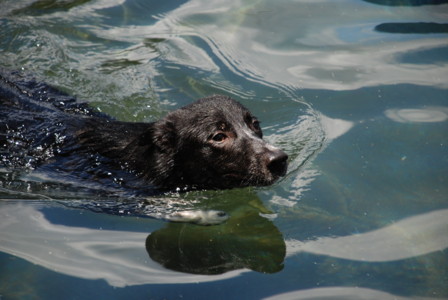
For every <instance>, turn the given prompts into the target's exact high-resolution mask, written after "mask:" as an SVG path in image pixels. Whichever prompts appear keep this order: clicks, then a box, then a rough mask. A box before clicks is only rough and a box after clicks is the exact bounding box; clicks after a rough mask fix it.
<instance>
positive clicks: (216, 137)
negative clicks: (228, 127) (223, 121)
mask: <svg viewBox="0 0 448 300" xmlns="http://www.w3.org/2000/svg"><path fill="white" fill-rule="evenodd" d="M226 138H227V135H225V134H224V133H222V132H220V133H217V134H215V135H214V136H213V137H212V140H214V141H215V142H222V141H224V140H225V139H226Z"/></svg>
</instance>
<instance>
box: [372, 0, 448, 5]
mask: <svg viewBox="0 0 448 300" xmlns="http://www.w3.org/2000/svg"><path fill="white" fill-rule="evenodd" d="M364 1H366V2H369V3H373V4H379V5H387V6H422V5H440V4H445V3H448V0H364Z"/></svg>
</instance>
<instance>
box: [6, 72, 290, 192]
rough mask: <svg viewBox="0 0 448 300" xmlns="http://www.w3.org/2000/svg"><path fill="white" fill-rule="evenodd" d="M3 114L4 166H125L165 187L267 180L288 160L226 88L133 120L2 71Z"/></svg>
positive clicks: (97, 173) (103, 169)
mask: <svg viewBox="0 0 448 300" xmlns="http://www.w3.org/2000/svg"><path fill="white" fill-rule="evenodd" d="M0 121H1V122H0V158H1V160H2V162H3V165H5V166H7V167H17V166H25V165H29V166H30V167H32V168H38V167H42V166H48V165H50V166H51V167H52V168H54V169H57V170H59V172H61V173H68V174H71V176H75V175H73V174H76V170H79V169H83V170H84V171H85V170H92V172H91V173H89V172H87V173H88V174H92V175H94V177H95V178H99V177H102V175H101V174H103V173H104V174H109V173H110V172H109V169H110V170H121V171H125V172H127V173H131V174H132V175H134V176H135V177H136V178H139V179H141V180H143V182H145V183H146V184H149V185H152V186H154V187H156V188H159V189H165V190H166V189H169V190H170V189H176V188H200V189H224V188H233V187H243V186H250V185H255V186H261V185H269V184H272V183H273V182H275V180H277V179H278V178H279V177H281V176H283V175H285V173H286V168H287V162H286V161H287V155H286V154H285V153H284V152H283V151H281V150H280V149H278V148H276V147H274V146H271V145H269V144H268V143H266V142H265V141H263V140H262V131H261V129H260V126H259V122H258V120H257V119H256V118H255V117H254V116H253V115H252V114H251V113H250V112H249V111H248V110H247V109H246V108H245V107H244V106H242V105H241V104H240V103H238V102H237V101H235V100H233V99H231V98H229V97H226V96H221V95H214V96H210V97H207V98H203V99H200V100H198V101H196V102H194V103H192V104H190V105H187V106H185V107H183V108H181V109H178V110H176V111H173V112H171V113H169V114H168V115H167V116H166V117H165V118H163V119H161V120H159V121H157V122H153V123H129V122H120V121H116V120H113V119H112V118H110V117H108V116H106V115H104V114H101V113H98V112H94V111H93V110H91V109H90V108H89V107H88V106H87V105H86V104H83V103H78V102H76V100H75V99H74V98H72V97H69V96H68V95H66V94H64V93H62V92H60V91H58V90H56V89H54V88H52V87H49V86H48V85H46V84H43V83H38V82H35V81H33V80H29V79H27V78H23V77H20V75H17V74H13V75H9V76H0ZM94 165H96V166H97V167H96V168H94ZM83 176H84V177H86V175H83ZM88 176H89V175H87V177H88ZM104 176H106V175H104ZM106 177H107V176H106Z"/></svg>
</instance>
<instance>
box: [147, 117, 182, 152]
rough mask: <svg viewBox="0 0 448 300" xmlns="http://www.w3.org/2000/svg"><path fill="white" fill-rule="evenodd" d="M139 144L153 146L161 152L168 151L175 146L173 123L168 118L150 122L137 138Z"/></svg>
mask: <svg viewBox="0 0 448 300" xmlns="http://www.w3.org/2000/svg"><path fill="white" fill-rule="evenodd" d="M139 145H140V146H148V145H149V146H153V147H156V148H158V149H159V150H160V151H162V152H166V151H168V152H170V151H172V150H174V149H175V147H176V130H175V126H174V123H173V122H172V121H170V120H168V119H166V118H165V119H162V120H160V121H158V122H155V123H153V124H152V126H151V128H150V129H148V130H147V131H145V132H144V133H143V134H142V135H141V136H140V139H139Z"/></svg>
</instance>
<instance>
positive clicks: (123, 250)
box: [0, 0, 448, 299]
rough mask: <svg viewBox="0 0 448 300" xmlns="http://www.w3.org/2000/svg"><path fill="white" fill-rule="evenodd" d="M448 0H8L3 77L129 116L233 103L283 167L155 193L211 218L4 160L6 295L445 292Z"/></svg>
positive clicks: (392, 295) (0, 265) (149, 117)
mask: <svg viewBox="0 0 448 300" xmlns="http://www.w3.org/2000/svg"><path fill="white" fill-rule="evenodd" d="M446 2H447V1H417V0H414V1H411V0H403V1H386V0H383V1H381V0H376V1H373V0H372V1H361V0H359V1H355V0H340V1H331V0H326V1H325V0H324V1H292V0H284V1H264V0H261V1H245V0H242V1H217V0H213V1H204V0H190V1H148V0H146V1H143V0H128V1H122V0H115V1H110V0H98V1H81V0H79V1H74V0H71V1H44V0H41V1H2V2H1V3H0V6H1V9H0V67H1V68H6V69H14V70H22V71H23V72H26V73H27V74H33V75H34V76H35V77H36V78H38V79H39V80H42V81H45V82H48V83H50V84H51V85H53V86H55V87H58V88H59V89H61V90H63V91H65V92H67V93H69V94H71V95H74V96H77V97H78V98H79V99H82V100H84V101H87V102H89V103H90V105H91V106H92V107H94V108H95V109H98V110H100V111H103V112H105V113H107V114H110V115H112V116H114V117H115V118H117V119H120V120H125V121H148V122H149V121H153V120H156V119H158V118H160V117H162V116H164V115H165V114H166V113H167V112H169V111H171V110H174V109H176V108H178V107H181V106H183V105H185V104H187V103H190V102H192V101H194V100H195V99H198V98H201V97H203V96H206V95H210V94H213V93H220V94H227V95H230V96H232V97H233V98H235V99H237V100H239V101H241V102H242V103H243V104H244V105H245V106H247V107H248V108H250V110H251V111H252V112H253V113H254V114H255V115H256V116H258V118H259V119H260V120H261V121H262V123H261V125H262V127H263V130H264V133H265V136H266V139H267V140H268V141H270V142H271V143H273V144H276V145H277V146H279V147H281V148H283V149H285V151H286V152H287V153H288V155H289V156H290V168H289V171H288V174H287V176H286V177H285V178H284V179H283V180H281V181H280V182H278V183H276V184H274V185H273V186H270V187H265V188H246V189H235V190H227V191H198V192H189V193H181V194H175V195H170V196H167V198H166V199H162V200H163V201H164V203H169V204H170V205H172V206H178V205H191V206H194V207H197V208H201V209H203V208H205V209H220V210H224V211H226V212H227V213H228V214H229V215H230V219H229V220H228V221H227V222H226V223H224V224H222V225H217V226H198V225H194V224H179V223H168V222H165V221H163V220H159V219H157V218H145V217H142V216H136V215H132V213H129V214H127V213H124V212H123V213H120V209H122V206H120V207H119V208H118V210H107V209H105V208H110V207H111V206H112V207H113V205H114V203H115V202H116V201H120V203H124V204H123V205H124V206H126V205H127V204H128V202H127V201H131V200H132V199H121V198H120V199H118V200H117V199H115V198H113V197H111V198H107V199H103V198H102V196H101V195H99V194H98V193H96V192H95V191H91V190H88V189H86V188H85V187H84V186H82V185H80V184H79V183H77V182H76V180H74V181H73V182H70V181H60V180H59V181H58V180H56V179H54V178H50V177H48V176H47V175H48V174H45V173H42V172H33V170H29V169H28V170H9V169H5V168H2V169H0V181H1V184H0V199H2V201H0V215H1V216H0V298H2V299H34V298H35V299H125V298H128V299H182V298H183V299H411V298H412V299H414V298H418V297H422V298H425V299H447V298H448V250H447V249H448V134H447V132H448V80H447V78H448V46H447V45H448V29H447V22H448V4H447V3H446ZM431 4H434V5H431ZM436 4H437V5H436ZM156 200H157V199H156ZM159 200H160V199H159ZM151 201H155V200H151V199H148V202H149V203H153V202H151ZM111 203H112V204H111ZM151 205H152V206H151V209H153V212H154V213H157V212H158V211H159V210H161V211H163V210H164V209H166V207H160V205H158V204H157V202H156V203H155V204H154V203H153V204H151ZM111 212H113V213H111Z"/></svg>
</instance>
